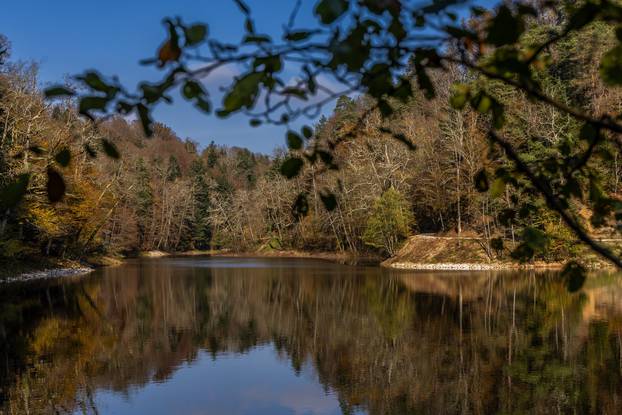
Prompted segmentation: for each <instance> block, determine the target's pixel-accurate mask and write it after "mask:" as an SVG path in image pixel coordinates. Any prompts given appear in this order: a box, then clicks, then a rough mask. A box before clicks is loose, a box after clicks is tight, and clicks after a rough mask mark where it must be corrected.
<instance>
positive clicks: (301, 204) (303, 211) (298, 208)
mask: <svg viewBox="0 0 622 415" xmlns="http://www.w3.org/2000/svg"><path fill="white" fill-rule="evenodd" d="M308 213H309V201H308V200H307V195H306V194H305V193H300V194H299V195H298V196H297V197H296V200H295V201H294V204H293V205H292V215H293V216H294V218H295V219H296V220H298V219H300V218H302V217H304V216H307V214H308Z"/></svg>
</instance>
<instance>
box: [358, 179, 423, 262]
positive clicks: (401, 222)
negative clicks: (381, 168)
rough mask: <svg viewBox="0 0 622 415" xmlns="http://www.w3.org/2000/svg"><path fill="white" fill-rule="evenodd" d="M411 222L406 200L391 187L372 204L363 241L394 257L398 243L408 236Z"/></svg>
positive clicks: (411, 217) (410, 213) (411, 218)
mask: <svg viewBox="0 0 622 415" xmlns="http://www.w3.org/2000/svg"><path fill="white" fill-rule="evenodd" d="M413 221H414V219H413V214H412V212H411V210H410V206H409V204H408V202H407V200H406V198H404V196H403V195H402V194H401V193H399V192H398V191H397V190H395V188H393V187H391V188H389V190H387V191H386V192H384V193H383V194H382V196H380V198H378V199H377V200H376V202H375V203H374V209H373V211H372V214H371V216H370V217H369V218H368V219H367V225H366V227H365V233H364V234H363V241H364V242H365V244H367V245H369V246H373V247H374V248H379V249H382V250H383V251H385V252H386V253H387V254H389V255H394V254H395V253H396V252H397V249H398V248H399V243H400V242H401V241H402V240H403V239H404V238H406V237H407V236H408V234H409V231H410V226H411V224H412V223H413Z"/></svg>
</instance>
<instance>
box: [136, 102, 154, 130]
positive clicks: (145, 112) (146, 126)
mask: <svg viewBox="0 0 622 415" xmlns="http://www.w3.org/2000/svg"><path fill="white" fill-rule="evenodd" d="M136 112H137V113H138V119H139V120H140V123H141V125H142V126H143V131H144V133H145V136H147V137H151V136H152V135H153V129H152V128H151V125H152V124H153V121H152V120H151V116H150V115H149V109H148V108H147V107H146V106H145V105H143V104H137V105H136Z"/></svg>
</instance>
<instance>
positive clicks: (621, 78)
mask: <svg viewBox="0 0 622 415" xmlns="http://www.w3.org/2000/svg"><path fill="white" fill-rule="evenodd" d="M600 76H601V77H602V78H603V81H605V83H607V84H609V85H622V45H617V46H616V47H614V48H613V49H611V50H610V51H609V52H607V53H605V55H604V56H603V58H602V59H601V61H600Z"/></svg>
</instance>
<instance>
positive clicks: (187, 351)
mask: <svg viewBox="0 0 622 415" xmlns="http://www.w3.org/2000/svg"><path fill="white" fill-rule="evenodd" d="M0 297H1V303H0V340H1V341H2V344H1V346H0V413H1V414H54V413H61V414H73V413H75V414H82V413H87V414H119V415H122V414H192V415H198V414H210V415H220V414H222V415H225V414H227V415H231V414H233V415H236V414H239V415H242V414H260V415H262V414H270V415H281V414H283V415H285V414H292V415H294V414H295V415H337V414H391V415H394V414H397V415H400V414H444V413H448V414H453V413H455V414H458V413H460V414H463V413H464V414H471V413H472V414H489V413H543V414H544V413H593V414H617V413H621V412H622V355H621V354H620V350H621V346H622V284H621V283H620V277H618V276H616V275H614V274H607V273H602V274H598V275H594V276H591V277H590V278H589V279H588V280H587V282H586V285H585V286H584V287H583V289H582V290H581V291H579V292H577V293H569V292H568V291H567V289H566V286H565V284H564V283H563V282H562V281H560V278H559V277H558V276H557V275H556V274H555V273H538V274H536V273H533V272H527V271H521V272H504V273H503V272H468V273H464V272H428V271H426V272H406V271H399V272H398V271H390V270H386V269H381V268H379V267H368V266H349V265H340V264H334V263H330V262H325V261H316V260H306V259H257V258H224V257H214V258H163V259H150V260H136V261H131V262H128V263H127V264H125V265H123V266H119V267H114V268H106V269H100V270H97V271H96V272H94V273H92V274H90V275H88V276H83V277H68V278H63V279H56V280H45V281H34V282H29V283H17V284H5V285H0Z"/></svg>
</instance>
